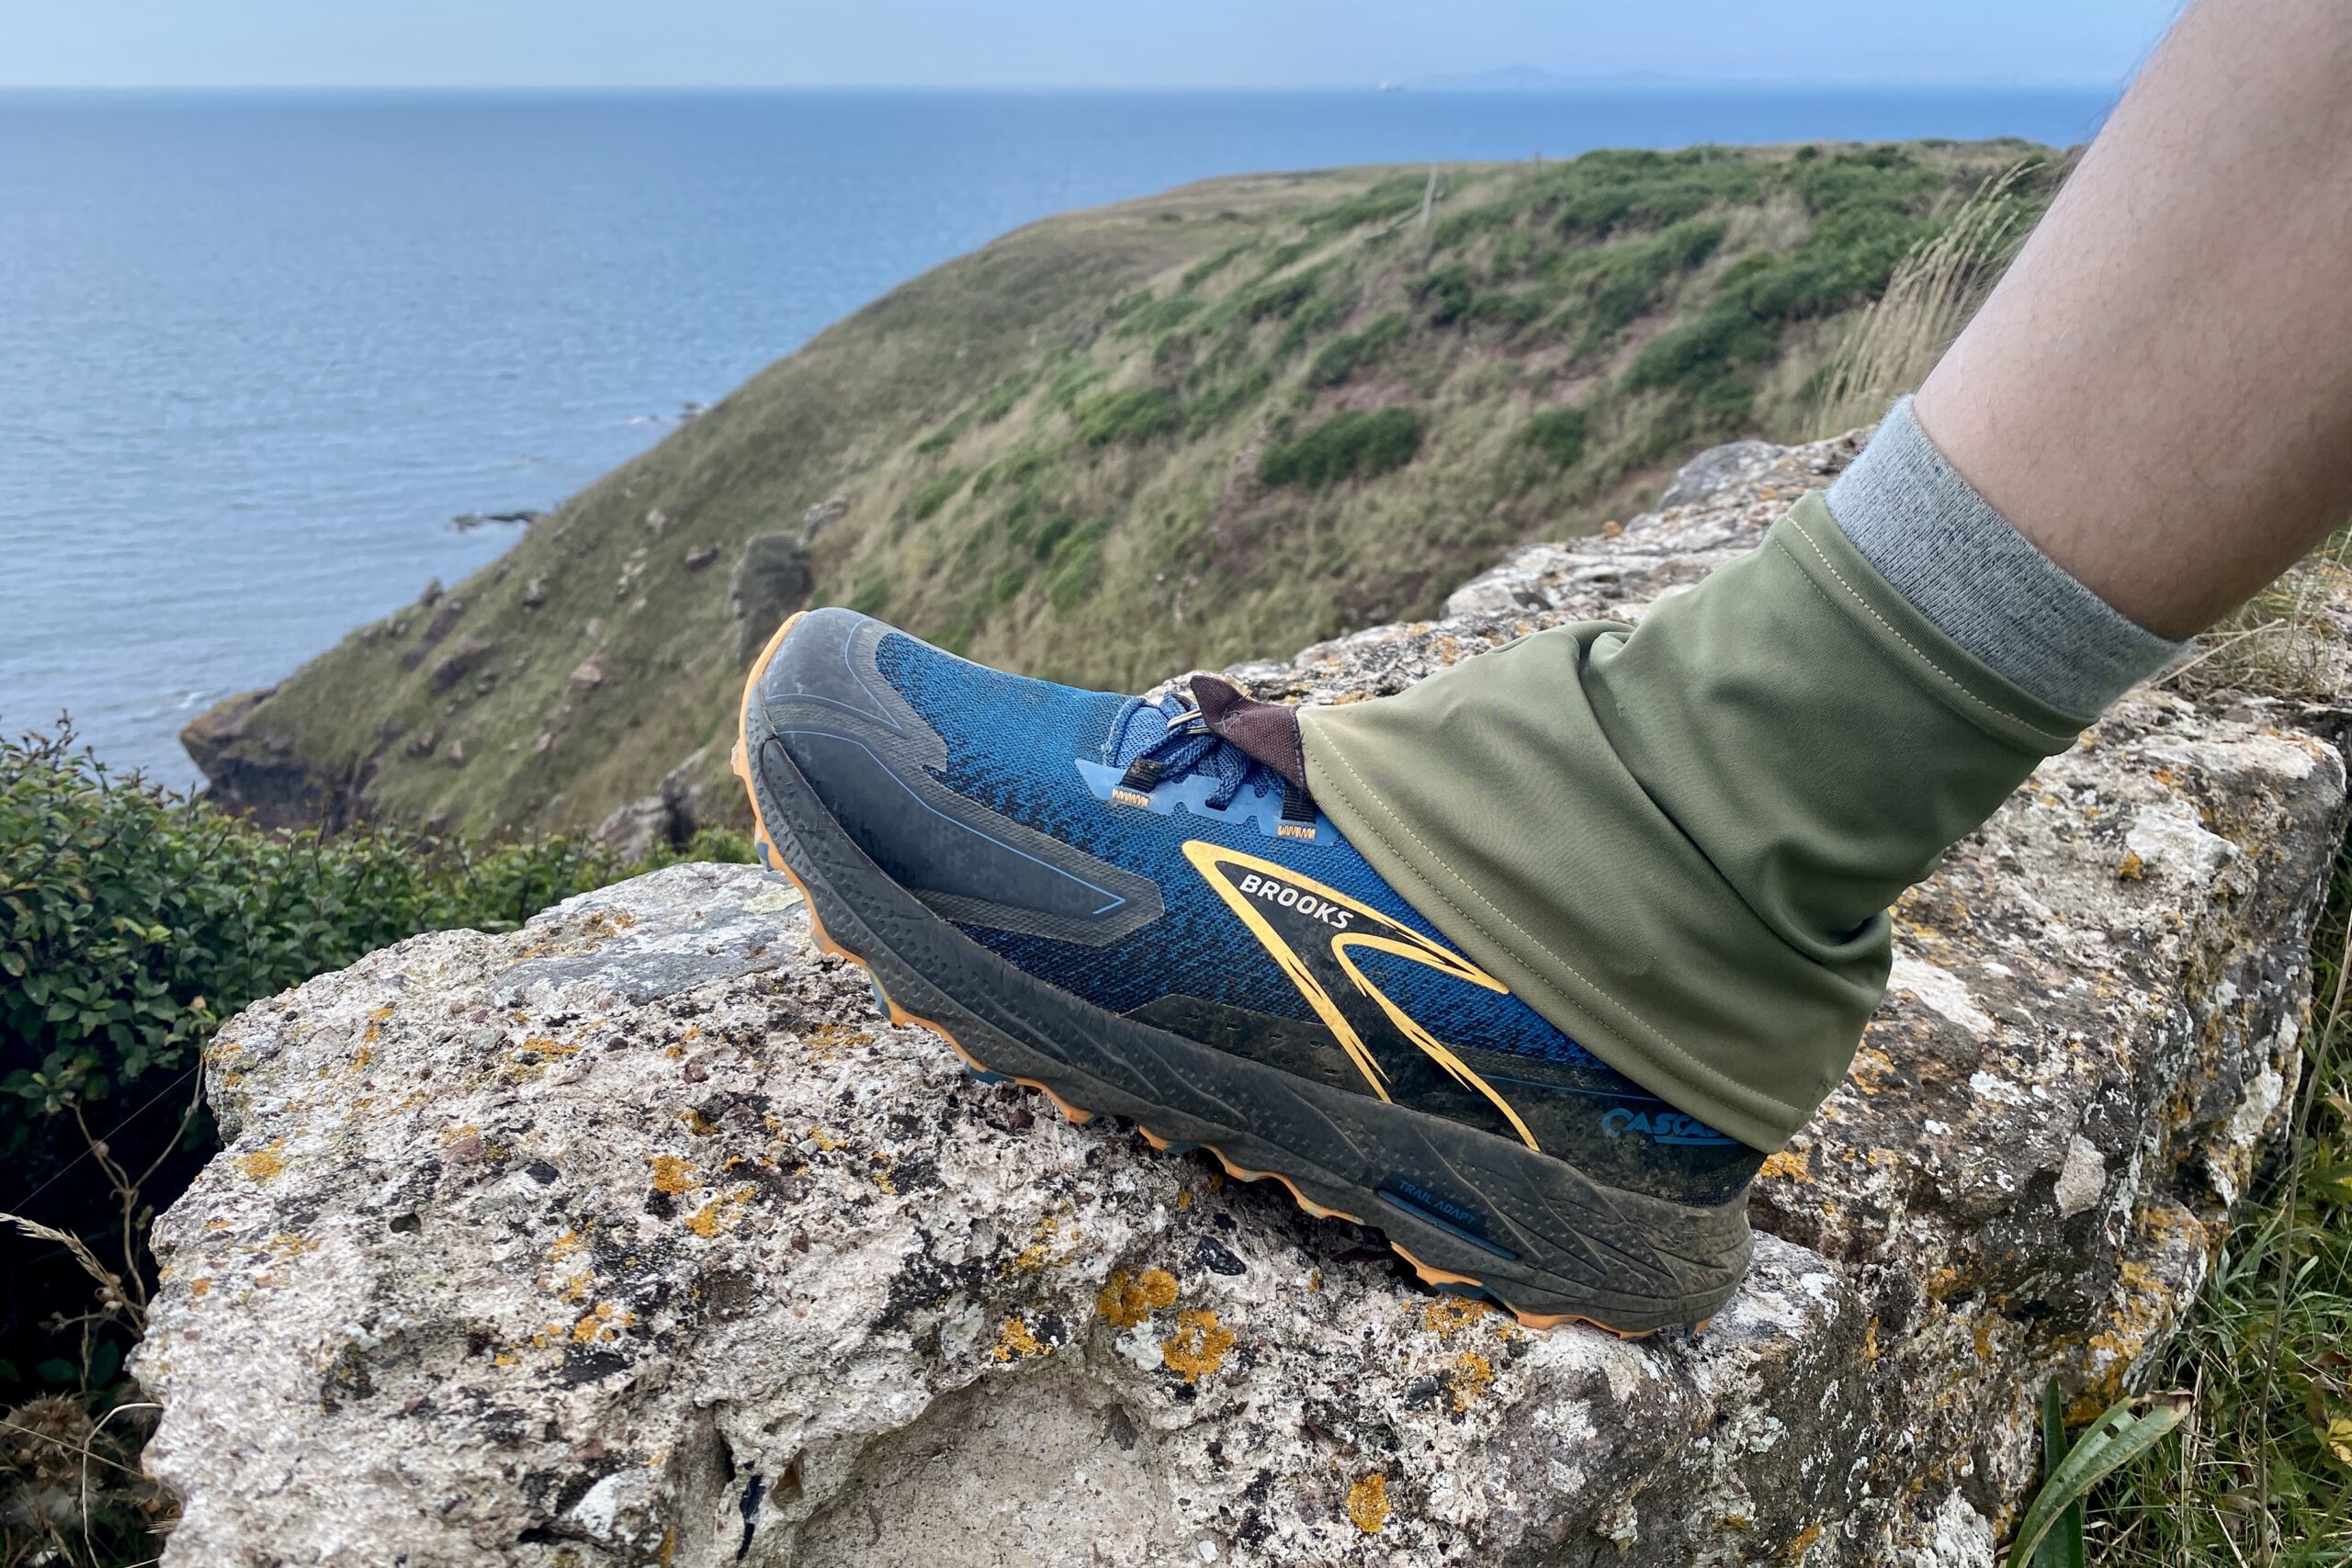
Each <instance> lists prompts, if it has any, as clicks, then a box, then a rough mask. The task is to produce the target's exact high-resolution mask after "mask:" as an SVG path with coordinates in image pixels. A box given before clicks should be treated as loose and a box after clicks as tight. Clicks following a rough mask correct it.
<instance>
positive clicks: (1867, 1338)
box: [1862, 1318, 1878, 1366]
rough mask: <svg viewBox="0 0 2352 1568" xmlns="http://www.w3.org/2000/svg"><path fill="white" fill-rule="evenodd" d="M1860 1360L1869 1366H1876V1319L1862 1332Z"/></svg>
mask: <svg viewBox="0 0 2352 1568" xmlns="http://www.w3.org/2000/svg"><path fill="white" fill-rule="evenodd" d="M1862 1359H1863V1360H1865V1361H1868V1362H1869V1363H1870V1364H1871V1366H1877V1365H1878V1319H1876V1318H1872V1319H1871V1324H1870V1326H1869V1327H1868V1328H1865V1329H1863V1330H1862Z"/></svg>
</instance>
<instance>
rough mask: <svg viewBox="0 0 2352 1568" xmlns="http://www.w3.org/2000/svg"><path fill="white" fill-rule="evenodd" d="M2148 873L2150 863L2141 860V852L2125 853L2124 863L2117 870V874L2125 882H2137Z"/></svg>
mask: <svg viewBox="0 0 2352 1568" xmlns="http://www.w3.org/2000/svg"><path fill="white" fill-rule="evenodd" d="M2147 872H2148V863H2147V862H2145V861H2143V860H2142V859H2141V858H2140V852H2139V851H2137V850H2126V851H2124V852H2123V863H2122V864H2121V865H2119V866H2117V867H2116V868H2115V874H2116V875H2117V876H2118V877H2119V878H2120V879H2121V880H2123V881H2125V882H2137V881H2139V880H2140V878H2141V877H2143V876H2144V875H2146V874H2147Z"/></svg>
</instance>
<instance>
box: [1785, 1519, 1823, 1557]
mask: <svg viewBox="0 0 2352 1568" xmlns="http://www.w3.org/2000/svg"><path fill="white" fill-rule="evenodd" d="M1820 1539H1821V1527H1820V1526H1819V1525H1807V1526H1805V1527H1804V1529H1801V1530H1799V1531H1797V1534H1796V1539H1795V1540H1792V1541H1791V1542H1789V1550H1788V1551H1786V1552H1785V1553H1784V1554H1783V1557H1784V1560H1785V1561H1787V1562H1804V1554H1805V1553H1806V1552H1808V1551H1812V1550H1813V1543H1814V1542H1815V1541H1817V1540H1820Z"/></svg>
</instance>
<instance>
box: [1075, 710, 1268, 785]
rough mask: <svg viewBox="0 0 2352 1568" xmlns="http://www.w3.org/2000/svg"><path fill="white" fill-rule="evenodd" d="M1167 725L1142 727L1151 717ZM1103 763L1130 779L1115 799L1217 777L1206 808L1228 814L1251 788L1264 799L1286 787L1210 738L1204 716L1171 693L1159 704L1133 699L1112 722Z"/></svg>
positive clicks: (1122, 780)
mask: <svg viewBox="0 0 2352 1568" xmlns="http://www.w3.org/2000/svg"><path fill="white" fill-rule="evenodd" d="M1147 713H1148V714H1150V715H1151V716H1153V717H1155V718H1158V719H1159V720H1160V721H1161V722H1160V723H1159V724H1157V725H1153V724H1151V723H1148V722H1142V723H1138V722H1137V721H1138V720H1139V719H1141V718H1142V716H1143V715H1145V714H1147ZM1103 761H1106V762H1108V763H1110V764H1111V765H1112V766H1113V767H1115V768H1124V769H1125V770H1126V771H1125V773H1124V774H1123V775H1122V776H1121V778H1120V780H1119V785H1118V789H1117V790H1115V791H1114V796H1122V795H1133V796H1135V797H1136V799H1135V801H1130V802H1129V804H1135V803H1136V801H1140V800H1143V799H1147V798H1148V797H1149V795H1150V794H1151V791H1152V788H1153V787H1154V786H1155V785H1157V784H1160V783H1162V782H1163V781H1165V780H1168V779H1172V778H1183V777H1186V776H1188V775H1190V774H1193V773H1213V774H1215V775H1216V788H1214V789H1213V790H1211V791H1210V792H1209V797H1208V800H1207V802H1206V803H1205V804H1206V805H1207V806H1208V807H1209V808H1210V809H1211V810H1213V811H1222V810H1224V809H1225V808H1226V807H1228V806H1230V805H1232V804H1233V802H1234V799H1235V798H1236V797H1237V796H1238V795H1240V793H1241V792H1242V790H1243V789H1245V788H1247V789H1250V790H1251V791H1253V792H1254V793H1256V794H1258V795H1264V794H1265V793H1266V792H1267V791H1268V790H1270V789H1272V788H1274V787H1275V786H1276V785H1278V784H1281V783H1282V780H1281V778H1280V776H1279V775H1278V774H1276V773H1274V771H1273V770H1272V768H1269V767H1267V766H1266V765H1265V764H1264V763H1263V762H1261V761H1258V760H1257V759H1256V758H1254V757H1252V756H1250V754H1249V753H1248V752H1246V751H1244V750H1241V749H1240V748H1239V747H1238V746H1236V745H1234V744H1233V743H1232V742H1231V741H1229V740H1227V739H1223V738H1222V737H1220V736H1217V735H1215V734H1213V733H1211V732H1210V730H1209V728H1208V721H1207V719H1205V718H1204V717H1203V716H1202V715H1201V710H1200V709H1199V708H1197V707H1195V706H1193V705H1191V704H1189V703H1187V702H1185V701H1184V700H1183V699H1182V697H1179V696H1177V695H1175V694H1173V693H1170V694H1169V695H1167V696H1164V697H1162V698H1160V699H1159V702H1157V703H1150V702H1147V701H1145V700H1144V699H1143V698H1141V697H1129V698H1128V699H1127V700H1126V701H1125V703H1124V704H1122V705H1120V708H1119V711H1118V713H1117V715H1116V716H1114V718H1113V719H1112V720H1111V733H1110V736H1109V737H1108V738H1107V739H1105V740H1104V741H1103Z"/></svg>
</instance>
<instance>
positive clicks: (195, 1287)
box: [187, 1280, 212, 1296]
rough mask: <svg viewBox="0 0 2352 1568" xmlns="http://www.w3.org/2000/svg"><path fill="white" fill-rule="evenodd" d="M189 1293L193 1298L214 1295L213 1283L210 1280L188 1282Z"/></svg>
mask: <svg viewBox="0 0 2352 1568" xmlns="http://www.w3.org/2000/svg"><path fill="white" fill-rule="evenodd" d="M187 1293H188V1294H189V1295H191V1296H204V1295H209V1294H211V1293H212V1281H211V1280H189V1281H188V1282H187Z"/></svg>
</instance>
